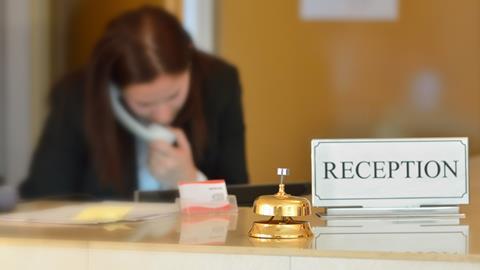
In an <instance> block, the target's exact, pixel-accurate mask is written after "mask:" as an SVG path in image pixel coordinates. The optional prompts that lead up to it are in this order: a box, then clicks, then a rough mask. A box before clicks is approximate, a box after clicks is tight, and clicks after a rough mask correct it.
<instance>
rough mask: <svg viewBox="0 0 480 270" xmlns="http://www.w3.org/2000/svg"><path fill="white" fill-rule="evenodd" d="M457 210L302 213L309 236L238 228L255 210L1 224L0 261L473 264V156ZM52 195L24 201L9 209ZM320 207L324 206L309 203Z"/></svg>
mask: <svg viewBox="0 0 480 270" xmlns="http://www.w3.org/2000/svg"><path fill="white" fill-rule="evenodd" d="M470 191H471V192H470V193H471V197H470V204H469V205H466V206H462V207H461V213H464V214H465V215H466V217H465V218H464V219H460V221H459V222H458V223H457V221H458V220H457V221H455V219H452V220H449V221H447V222H445V220H440V221H439V220H436V219H431V220H427V219H425V220H422V221H421V222H420V223H417V222H414V221H412V220H404V221H403V222H402V221H396V222H391V223H388V222H386V223H375V224H364V225H361V224H350V225H344V226H339V225H338V224H337V225H331V224H327V223H326V222H325V221H323V220H321V219H320V218H319V217H318V216H316V215H312V216H310V217H309V220H310V221H311V225H312V227H313V231H314V234H315V236H314V237H313V238H311V239H309V240H299V241H294V240H287V241H283V240H277V241H261V240H256V239H251V238H249V237H248V236H247V233H248V230H249V228H250V226H251V224H252V222H253V221H255V220H259V219H262V217H258V216H255V215H254V214H253V213H252V211H251V209H250V208H240V209H239V212H238V214H216V215H195V216H186V215H183V216H182V215H170V216H167V217H163V218H158V219H155V220H150V221H145V222H134V223H121V224H110V225H89V226H60V225H55V226H45V225H31V224H18V223H15V224H13V223H0V263H1V265H0V266H1V268H2V269H72V270H73V269H116V270H120V269H276V270H279V269H295V270H296V269H298V270H300V269H406V268H408V269H409V270H413V269H480V199H479V198H478V195H479V194H480V159H478V158H477V159H474V160H471V161H470ZM62 204H64V203H61V202H48V201H39V202H31V203H24V204H22V205H20V206H19V207H18V210H17V211H25V210H31V209H44V208H48V207H53V206H58V205H62ZM314 212H315V213H323V209H314Z"/></svg>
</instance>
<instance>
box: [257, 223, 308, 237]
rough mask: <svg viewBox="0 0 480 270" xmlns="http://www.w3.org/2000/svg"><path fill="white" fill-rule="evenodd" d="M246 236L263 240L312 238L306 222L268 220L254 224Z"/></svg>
mask: <svg viewBox="0 0 480 270" xmlns="http://www.w3.org/2000/svg"><path fill="white" fill-rule="evenodd" d="M248 236H250V237H254V238H263V239H297V238H308V237H311V236H313V233H312V229H311V228H310V223H309V222H307V221H294V220H290V221H288V222H285V221H283V220H268V221H257V222H254V223H253V225H252V228H251V229H250V231H249V232H248Z"/></svg>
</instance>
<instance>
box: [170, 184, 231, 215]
mask: <svg viewBox="0 0 480 270" xmlns="http://www.w3.org/2000/svg"><path fill="white" fill-rule="evenodd" d="M178 190H179V192H180V201H181V203H182V205H181V207H182V210H185V209H187V208H188V209H189V210H194V211H197V210H202V209H205V208H207V209H208V208H209V209H215V208H217V209H218V208H222V209H225V208H228V207H229V203H228V197H227V196H228V194H227V186H226V184H225V181H224V180H210V181H202V182H180V183H179V184H178Z"/></svg>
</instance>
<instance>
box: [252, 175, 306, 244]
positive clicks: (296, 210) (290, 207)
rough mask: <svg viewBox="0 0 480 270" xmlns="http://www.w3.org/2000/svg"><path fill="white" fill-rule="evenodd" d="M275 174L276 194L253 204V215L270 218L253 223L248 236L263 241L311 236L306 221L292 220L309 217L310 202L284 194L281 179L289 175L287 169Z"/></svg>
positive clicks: (259, 198) (261, 197) (261, 198)
mask: <svg viewBox="0 0 480 270" xmlns="http://www.w3.org/2000/svg"><path fill="white" fill-rule="evenodd" d="M277 174H278V175H279V176H280V185H279V187H278V192H277V193H276V194H274V195H262V196H260V197H258V198H257V199H256V200H255V202H254V203H253V212H254V213H255V214H257V215H263V216H271V218H270V219H269V220H265V221H256V222H254V223H253V224H252V228H251V229H250V231H249V232H248V235H249V236H250V237H255V238H265V239H295V238H307V237H310V236H312V235H313V233H312V230H311V228H310V223H309V222H308V221H297V220H294V219H293V217H300V216H308V215H310V213H311V206H310V201H308V199H306V198H302V197H297V196H292V195H289V194H287V193H285V185H284V184H283V178H284V176H286V175H288V174H289V172H288V169H287V168H278V169H277Z"/></svg>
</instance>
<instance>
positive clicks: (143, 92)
mask: <svg viewBox="0 0 480 270" xmlns="http://www.w3.org/2000/svg"><path fill="white" fill-rule="evenodd" d="M189 88H190V71H189V70H187V71H185V72H182V73H180V74H162V75H159V76H158V77H157V78H155V79H154V80H153V81H151V82H147V83H139V84H131V85H129V86H127V87H126V88H125V91H124V92H123V97H124V100H125V102H126V104H127V105H128V107H129V108H130V109H131V110H132V111H133V113H135V114H136V115H137V116H138V117H140V118H142V119H144V120H147V121H149V122H152V123H156V124H161V125H166V126H169V125H171V124H172V122H173V120H174V119H175V117H176V116H177V114H178V112H179V111H180V110H181V109H182V107H183V105H184V104H185V101H186V100H187V96H188V91H189Z"/></svg>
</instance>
